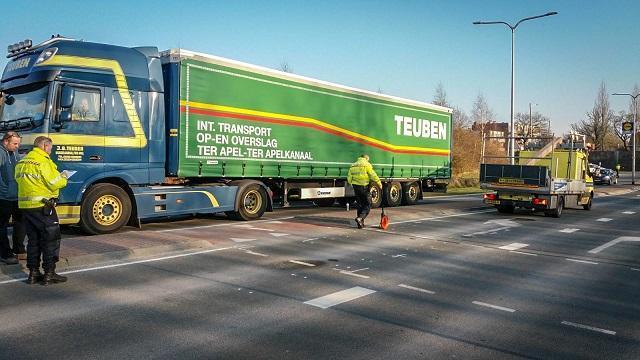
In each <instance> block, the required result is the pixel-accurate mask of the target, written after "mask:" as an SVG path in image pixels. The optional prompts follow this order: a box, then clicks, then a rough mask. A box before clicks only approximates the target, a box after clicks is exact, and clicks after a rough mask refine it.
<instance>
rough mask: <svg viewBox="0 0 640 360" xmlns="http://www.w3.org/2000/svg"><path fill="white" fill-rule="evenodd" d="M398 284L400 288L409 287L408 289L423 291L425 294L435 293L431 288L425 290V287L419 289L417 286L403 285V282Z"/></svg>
mask: <svg viewBox="0 0 640 360" xmlns="http://www.w3.org/2000/svg"><path fill="white" fill-rule="evenodd" d="M398 286H399V287H401V288H405V289H409V290H414V291H419V292H422V293H425V294H431V295H433V294H435V293H436V292H435V291H431V290H427V289H421V288H419V287H415V286H410V285H405V284H400V285H398Z"/></svg>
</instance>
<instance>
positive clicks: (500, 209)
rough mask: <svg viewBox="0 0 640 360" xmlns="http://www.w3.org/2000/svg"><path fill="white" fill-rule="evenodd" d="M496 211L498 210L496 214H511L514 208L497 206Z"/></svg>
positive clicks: (511, 206)
mask: <svg viewBox="0 0 640 360" xmlns="http://www.w3.org/2000/svg"><path fill="white" fill-rule="evenodd" d="M496 209H498V212H499V213H501V214H513V211H514V210H515V209H516V207H515V206H513V205H498V206H496Z"/></svg>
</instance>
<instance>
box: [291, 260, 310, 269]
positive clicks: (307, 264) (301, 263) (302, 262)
mask: <svg viewBox="0 0 640 360" xmlns="http://www.w3.org/2000/svg"><path fill="white" fill-rule="evenodd" d="M289 262H290V263H294V264H298V265H304V266H310V267H311V266H315V265H314V264H309V263H308V262H304V261H298V260H289Z"/></svg>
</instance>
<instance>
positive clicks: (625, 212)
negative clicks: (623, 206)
mask: <svg viewBox="0 0 640 360" xmlns="http://www.w3.org/2000/svg"><path fill="white" fill-rule="evenodd" d="M622 213H623V214H627V215H633V214H635V213H636V212H635V211H623V212H622Z"/></svg>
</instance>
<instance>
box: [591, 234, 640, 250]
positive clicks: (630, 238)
mask: <svg viewBox="0 0 640 360" xmlns="http://www.w3.org/2000/svg"><path fill="white" fill-rule="evenodd" d="M623 241H640V237H638V236H621V237H619V238H615V239H613V240H611V241H609V242H608V243H606V244H603V245H600V246H598V247H597V248H595V249H591V250H589V253H591V254H597V253H599V252H600V251H602V250H604V249H606V248H608V247H611V246H613V245H616V244H618V243H621V242H623Z"/></svg>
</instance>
